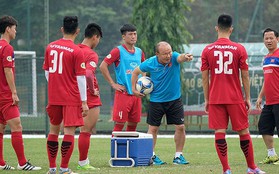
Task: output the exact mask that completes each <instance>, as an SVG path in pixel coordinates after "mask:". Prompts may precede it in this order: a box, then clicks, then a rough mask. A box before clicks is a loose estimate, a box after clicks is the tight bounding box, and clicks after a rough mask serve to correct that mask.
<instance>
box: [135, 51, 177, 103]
mask: <svg viewBox="0 0 279 174" xmlns="http://www.w3.org/2000/svg"><path fill="white" fill-rule="evenodd" d="M179 55H180V54H179V53H177V52H173V53H172V57H171V61H170V63H169V64H167V65H163V64H161V63H159V62H158V57H157V56H153V57H150V58H149V59H147V60H145V61H144V62H142V63H141V64H140V66H139V69H140V70H141V71H142V72H149V73H150V78H151V80H152V81H153V84H154V88H153V91H152V92H151V93H150V101H151V102H169V101H173V100H176V99H178V98H180V96H181V91H180V89H181V87H180V64H179V63H178V62H177V58H178V56H179Z"/></svg>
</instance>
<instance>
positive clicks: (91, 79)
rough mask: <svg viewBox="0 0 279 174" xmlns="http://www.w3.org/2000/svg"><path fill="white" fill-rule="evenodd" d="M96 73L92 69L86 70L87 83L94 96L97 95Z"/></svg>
mask: <svg viewBox="0 0 279 174" xmlns="http://www.w3.org/2000/svg"><path fill="white" fill-rule="evenodd" d="M94 77H95V75H94V72H93V70H92V69H86V83H87V86H88V89H89V92H90V93H91V94H92V95H97V91H95V89H94Z"/></svg>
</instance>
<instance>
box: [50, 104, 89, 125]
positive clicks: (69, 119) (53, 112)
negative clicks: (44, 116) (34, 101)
mask: <svg viewBox="0 0 279 174" xmlns="http://www.w3.org/2000/svg"><path fill="white" fill-rule="evenodd" d="M46 111H47V113H48V116H49V120H50V123H51V124H53V125H59V124H61V123H62V121H63V123H64V126H65V127H72V126H76V127H79V126H83V125H84V123H83V118H82V110H81V106H60V105H48V106H47V107H46Z"/></svg>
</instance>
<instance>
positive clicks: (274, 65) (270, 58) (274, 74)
mask: <svg viewBox="0 0 279 174" xmlns="http://www.w3.org/2000/svg"><path fill="white" fill-rule="evenodd" d="M263 73H264V94H265V100H266V105H274V104H279V83H278V81H279V49H277V50H276V51H275V52H274V53H273V54H268V55H266V56H265V58H264V61H263Z"/></svg>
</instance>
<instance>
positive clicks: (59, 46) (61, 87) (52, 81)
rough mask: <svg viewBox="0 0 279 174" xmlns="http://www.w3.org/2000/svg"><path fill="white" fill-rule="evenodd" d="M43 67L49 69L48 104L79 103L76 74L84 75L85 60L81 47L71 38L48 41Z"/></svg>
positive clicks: (74, 104)
mask: <svg viewBox="0 0 279 174" xmlns="http://www.w3.org/2000/svg"><path fill="white" fill-rule="evenodd" d="M43 69H44V70H46V71H49V80H48V102H49V104H50V105H71V106H77V105H81V98H80V93H79V89H78V83H77V76H82V75H85V73H86V71H85V60H84V57H83V53H82V51H81V49H80V48H79V47H78V46H77V45H75V44H74V42H73V41H72V40H66V39H59V40H57V41H54V42H52V43H50V44H49V45H48V46H47V48H46V52H45V61H44V65H43Z"/></svg>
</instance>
